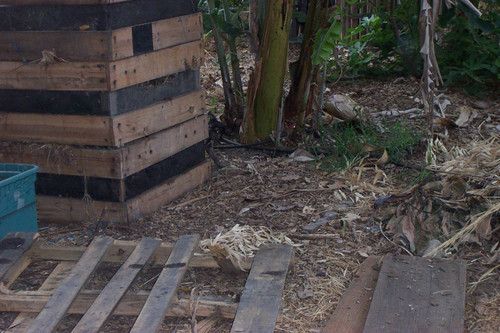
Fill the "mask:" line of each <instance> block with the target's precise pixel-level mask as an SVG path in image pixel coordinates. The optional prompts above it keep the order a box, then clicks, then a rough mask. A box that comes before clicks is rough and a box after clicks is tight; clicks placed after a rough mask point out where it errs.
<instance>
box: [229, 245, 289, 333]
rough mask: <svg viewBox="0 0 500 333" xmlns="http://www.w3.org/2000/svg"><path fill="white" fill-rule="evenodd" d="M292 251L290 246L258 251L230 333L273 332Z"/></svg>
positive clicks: (272, 247) (278, 246)
mask: <svg viewBox="0 0 500 333" xmlns="http://www.w3.org/2000/svg"><path fill="white" fill-rule="evenodd" d="M292 252H293V249H292V247H291V246H289V245H277V246H271V247H268V248H261V249H259V251H258V252H257V254H256V255H255V258H254V260H253V264H252V268H251V269H250V273H249V275H248V279H247V282H246V284H245V289H244V290H243V293H242V295H241V298H240V304H239V306H238V311H237V312H236V316H235V318H234V322H233V326H232V328H231V332H233V333H236V332H248V333H250V332H259V333H267V332H269V333H272V332H274V326H275V325H276V319H277V318H278V312H279V309H280V306H281V297H282V295H283V288H284V285H285V278H286V274H287V272H288V267H289V265H290V260H291V258H292Z"/></svg>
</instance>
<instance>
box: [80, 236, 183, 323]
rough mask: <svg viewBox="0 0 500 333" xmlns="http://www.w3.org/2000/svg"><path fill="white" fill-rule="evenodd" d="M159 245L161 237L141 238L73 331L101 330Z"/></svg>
mask: <svg viewBox="0 0 500 333" xmlns="http://www.w3.org/2000/svg"><path fill="white" fill-rule="evenodd" d="M158 245H160V240H159V239H155V238H143V239H141V241H140V242H139V244H137V247H136V248H135V250H134V252H132V254H131V255H130V257H129V258H128V259H127V260H126V261H125V263H124V264H123V265H122V266H121V267H120V269H119V270H118V272H116V273H115V275H114V276H113V278H112V279H111V281H109V283H108V284H107V285H106V287H105V288H104V289H103V290H102V291H101V293H100V294H99V296H97V298H96V300H95V301H94V303H92V306H91V307H90V308H89V309H88V310H87V312H86V313H85V315H84V316H83V317H82V318H81V319H80V321H79V322H78V324H77V325H76V326H75V328H74V329H73V331H72V332H73V333H79V332H82V333H91V332H96V333H97V332H99V330H100V329H101V327H102V326H103V325H104V323H105V322H106V320H107V319H108V318H109V317H110V316H111V314H112V313H113V311H114V310H115V309H116V307H117V306H118V304H119V303H120V301H121V300H122V298H123V297H124V296H125V293H126V292H127V290H128V289H129V288H130V286H131V284H132V283H133V282H134V280H135V279H136V277H137V276H138V274H139V273H140V272H141V270H142V268H143V267H144V265H145V264H146V263H147V262H148V260H149V258H150V257H151V255H152V254H153V252H154V251H155V249H156V248H157V247H158ZM174 249H175V248H174Z"/></svg>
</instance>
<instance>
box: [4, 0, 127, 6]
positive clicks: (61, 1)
mask: <svg viewBox="0 0 500 333" xmlns="http://www.w3.org/2000/svg"><path fill="white" fill-rule="evenodd" d="M124 1H133V0H0V5H94V4H108V3H118V2H124Z"/></svg>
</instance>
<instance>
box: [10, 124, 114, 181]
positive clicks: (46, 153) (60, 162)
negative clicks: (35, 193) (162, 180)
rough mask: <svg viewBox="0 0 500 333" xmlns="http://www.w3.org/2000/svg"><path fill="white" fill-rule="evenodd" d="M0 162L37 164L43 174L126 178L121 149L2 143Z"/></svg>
mask: <svg viewBox="0 0 500 333" xmlns="http://www.w3.org/2000/svg"><path fill="white" fill-rule="evenodd" d="M21 118H22V117H20V119H19V120H21ZM49 119H51V118H50V117H49ZM0 135H1V134H0ZM4 140H5V139H4ZM0 160H2V161H4V162H6V163H25V164H35V165H38V167H39V168H40V169H39V170H40V172H43V173H53V174H64V175H74V176H82V177H83V176H87V177H101V178H110V179H122V178H123V177H124V175H123V174H122V168H121V163H122V162H121V161H122V153H121V151H120V150H118V149H95V148H81V147H78V146H68V145H58V144H50V143H45V144H38V143H24V142H0Z"/></svg>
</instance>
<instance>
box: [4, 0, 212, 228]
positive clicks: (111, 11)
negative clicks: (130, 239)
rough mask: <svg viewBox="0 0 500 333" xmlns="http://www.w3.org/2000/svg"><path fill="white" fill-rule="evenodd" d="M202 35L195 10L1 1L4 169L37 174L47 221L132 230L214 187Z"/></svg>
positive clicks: (124, 2)
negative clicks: (130, 225) (35, 169)
mask: <svg viewBox="0 0 500 333" xmlns="http://www.w3.org/2000/svg"><path fill="white" fill-rule="evenodd" d="M202 34H203V27H202V21H201V16H200V14H199V13H197V2H196V1H192V0H169V1H165V0H77V1H74V0H0V141H1V142H0V161H1V162H6V163H27V164H36V165H38V166H39V168H40V173H39V174H38V181H37V195H38V199H37V206H38V216H39V219H40V220H41V221H48V222H80V221H84V220H94V221H95V220H96V219H98V218H99V217H100V218H101V219H102V220H106V221H119V222H132V221H134V220H136V219H138V218H139V217H141V216H143V215H144V214H147V213H150V212H152V211H154V210H156V209H157V208H158V207H160V206H161V205H163V204H165V203H167V202H168V201H170V200H172V199H174V198H176V197H178V196H179V195H181V194H183V193H184V192H186V191H188V190H189V189H192V188H193V187H195V186H197V185H199V184H201V183H202V182H203V181H204V180H205V179H207V177H208V175H209V167H210V165H209V163H208V162H207V161H206V159H205V153H204V144H203V141H204V139H206V138H207V137H208V121H207V118H206V115H204V93H203V91H202V90H201V87H200V77H199V66H200V63H201V61H202V55H203V50H202V47H201V37H202ZM82 199H84V200H82Z"/></svg>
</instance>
